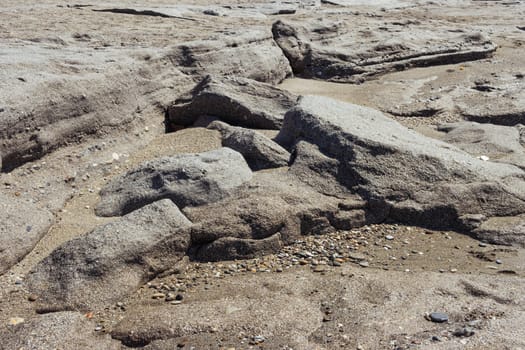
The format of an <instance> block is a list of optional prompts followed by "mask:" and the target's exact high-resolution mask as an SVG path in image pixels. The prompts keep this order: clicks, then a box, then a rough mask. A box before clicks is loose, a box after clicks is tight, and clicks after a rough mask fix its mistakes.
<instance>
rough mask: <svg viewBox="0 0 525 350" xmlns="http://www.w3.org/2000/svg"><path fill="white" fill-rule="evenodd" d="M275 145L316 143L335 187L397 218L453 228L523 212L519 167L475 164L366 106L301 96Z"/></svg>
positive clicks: (524, 178) (524, 183) (523, 178)
mask: <svg viewBox="0 0 525 350" xmlns="http://www.w3.org/2000/svg"><path fill="white" fill-rule="evenodd" d="M277 140H278V141H279V142H280V143H281V144H284V145H288V146H289V147H293V145H294V144H296V143H297V142H298V141H305V142H308V143H311V144H314V145H315V146H317V147H318V148H319V150H320V152H322V154H323V155H324V156H325V157H329V158H333V159H335V160H336V161H337V162H338V164H339V166H338V168H337V169H336V170H332V171H333V172H334V173H333V176H334V177H335V178H336V179H338V181H339V182H340V183H341V184H343V185H344V186H345V187H347V188H349V189H351V190H352V191H355V192H357V193H359V194H360V195H361V196H363V198H365V199H368V200H371V199H374V201H382V202H383V203H384V207H385V208H388V210H389V216H390V218H392V219H394V220H396V221H401V222H404V223H407V224H418V225H425V226H430V227H448V228H450V227H455V228H459V227H460V226H461V220H460V219H459V217H460V216H463V215H471V214H480V215H485V216H486V217H494V216H514V215H518V214H521V213H524V212H525V173H524V172H523V170H521V169H520V168H517V167H515V166H512V165H509V164H503V163H493V162H487V161H483V160H480V159H477V158H475V157H473V156H471V155H469V154H468V153H465V152H463V151H461V150H459V149H458V148H455V147H454V146H451V145H449V144H446V143H444V142H441V141H438V140H434V139H430V138H427V137H425V136H422V135H421V134H418V133H416V132H415V131H412V130H409V129H407V128H406V127H404V126H402V125H401V124H399V123H397V122H395V121H393V120H391V119H389V118H387V117H386V116H384V115H383V114H382V113H381V112H378V111H376V110H373V109H371V108H367V107H362V106H357V105H353V104H348V103H343V102H338V101H335V100H332V99H329V98H323V97H315V96H306V97H304V98H302V100H301V101H300V103H299V104H298V106H297V107H296V108H294V109H292V110H290V111H289V112H288V113H287V114H286V116H285V122H284V125H283V128H282V129H281V131H280V133H279V135H278V137H277ZM300 158H301V154H300V153H298V154H297V156H296V158H295V159H296V161H297V159H299V160H300ZM320 162H324V163H326V160H323V159H321V160H320ZM309 163H312V160H310V161H309ZM314 163H315V162H314ZM292 166H293V165H292ZM310 169H311V172H312V173H316V172H317V173H319V170H318V169H321V170H322V169H324V168H323V167H319V168H315V167H311V168H310ZM321 175H322V174H321Z"/></svg>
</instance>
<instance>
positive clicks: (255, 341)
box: [252, 335, 266, 345]
mask: <svg viewBox="0 0 525 350" xmlns="http://www.w3.org/2000/svg"><path fill="white" fill-rule="evenodd" d="M265 340H266V339H265V338H264V337H263V336H262V335H256V336H254V337H253V338H252V344H253V345H256V344H260V343H264V341H265Z"/></svg>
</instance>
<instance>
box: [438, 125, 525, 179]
mask: <svg viewBox="0 0 525 350" xmlns="http://www.w3.org/2000/svg"><path fill="white" fill-rule="evenodd" d="M438 130H439V131H441V132H443V133H445V134H444V135H443V138H442V140H443V141H445V142H447V143H450V144H453V145H455V146H456V147H458V148H460V149H462V150H464V151H465V152H467V153H469V154H471V155H473V156H475V157H478V158H481V159H486V160H490V161H494V162H502V163H509V164H513V165H516V166H518V167H520V168H522V169H525V150H524V148H523V145H522V142H521V134H520V129H518V128H515V127H510V126H500V125H493V124H480V123H476V122H458V123H449V124H443V125H440V126H439V127H438Z"/></svg>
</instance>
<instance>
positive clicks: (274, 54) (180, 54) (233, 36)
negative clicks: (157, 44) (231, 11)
mask: <svg viewBox="0 0 525 350" xmlns="http://www.w3.org/2000/svg"><path fill="white" fill-rule="evenodd" d="M168 57H169V58H170V60H171V62H172V63H173V65H175V66H177V67H180V69H181V70H182V71H183V72H185V73H187V74H190V75H194V74H200V75H204V74H212V75H218V76H237V77H245V78H249V79H253V80H257V81H261V82H267V83H272V84H276V83H279V82H281V81H283V80H284V78H286V77H287V76H289V75H290V74H291V68H290V64H289V63H288V61H287V60H286V57H285V56H284V54H283V52H282V51H281V49H280V48H279V47H278V46H277V45H276V43H275V42H274V41H273V38H272V33H270V32H266V31H262V30H261V31H257V30H248V31H243V32H236V33H229V34H226V35H220V36H217V37H216V39H212V40H201V41H194V42H186V43H184V44H181V45H178V46H176V47H175V48H173V49H172V50H171V52H170V53H169V54H168Z"/></svg>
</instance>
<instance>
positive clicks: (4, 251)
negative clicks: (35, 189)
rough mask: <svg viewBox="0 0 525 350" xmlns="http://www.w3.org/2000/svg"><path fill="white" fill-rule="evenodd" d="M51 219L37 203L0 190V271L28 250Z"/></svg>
mask: <svg viewBox="0 0 525 350" xmlns="http://www.w3.org/2000/svg"><path fill="white" fill-rule="evenodd" d="M53 221H54V217H53V214H51V212H49V211H48V210H46V209H43V208H41V207H39V206H38V205H37V204H35V203H32V202H30V201H28V200H24V199H21V197H14V196H13V197H12V196H9V195H7V194H2V193H0V274H2V273H4V272H6V271H7V270H8V269H9V268H10V267H11V266H13V265H14V264H16V263H17V262H19V261H20V260H21V259H22V258H23V257H24V256H25V255H26V254H27V253H29V252H30V251H31V250H32V249H33V247H34V246H35V245H36V244H37V242H38V241H39V240H40V238H42V236H43V235H44V234H45V233H46V232H47V230H48V229H49V227H50V226H51V224H52V223H53Z"/></svg>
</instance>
